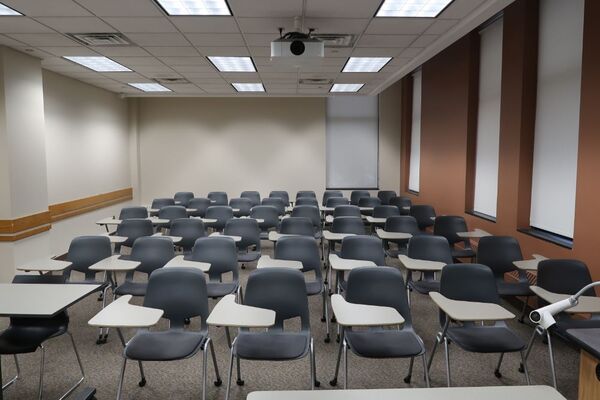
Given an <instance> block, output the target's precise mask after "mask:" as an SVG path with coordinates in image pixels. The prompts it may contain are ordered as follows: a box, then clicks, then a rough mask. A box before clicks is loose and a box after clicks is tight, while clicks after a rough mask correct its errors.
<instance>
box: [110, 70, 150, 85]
mask: <svg viewBox="0 0 600 400" xmlns="http://www.w3.org/2000/svg"><path fill="white" fill-rule="evenodd" d="M103 75H104V76H106V77H109V78H111V79H114V80H116V81H119V82H123V83H133V82H137V81H138V80H140V79H145V78H144V77H143V76H142V75H140V74H137V73H135V72H105V73H103Z"/></svg>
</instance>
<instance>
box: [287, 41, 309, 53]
mask: <svg viewBox="0 0 600 400" xmlns="http://www.w3.org/2000/svg"><path fill="white" fill-rule="evenodd" d="M304 50H305V47H304V43H302V42H301V41H300V40H294V41H293V42H292V44H291V45H290V51H291V52H292V54H293V55H295V56H299V55H301V54H303V53H304Z"/></svg>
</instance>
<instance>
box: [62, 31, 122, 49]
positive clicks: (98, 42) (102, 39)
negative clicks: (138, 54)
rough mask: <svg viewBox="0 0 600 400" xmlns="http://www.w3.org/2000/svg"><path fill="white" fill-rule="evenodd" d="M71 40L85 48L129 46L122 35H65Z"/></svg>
mask: <svg viewBox="0 0 600 400" xmlns="http://www.w3.org/2000/svg"><path fill="white" fill-rule="evenodd" d="M67 36H69V37H70V38H72V39H75V40H76V41H78V42H79V43H81V44H83V45H86V46H131V45H132V43H131V42H130V41H129V39H127V37H126V36H125V35H123V34H122V33H67Z"/></svg>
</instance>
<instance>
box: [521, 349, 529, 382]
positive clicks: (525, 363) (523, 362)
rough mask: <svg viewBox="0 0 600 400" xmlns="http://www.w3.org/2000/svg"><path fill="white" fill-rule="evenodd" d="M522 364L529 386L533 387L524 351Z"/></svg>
mask: <svg viewBox="0 0 600 400" xmlns="http://www.w3.org/2000/svg"><path fill="white" fill-rule="evenodd" d="M520 353H521V363H522V365H523V371H524V372H525V380H526V381H527V385H531V380H530V379H529V371H528V370H527V361H526V360H525V354H524V352H523V350H521V352H520Z"/></svg>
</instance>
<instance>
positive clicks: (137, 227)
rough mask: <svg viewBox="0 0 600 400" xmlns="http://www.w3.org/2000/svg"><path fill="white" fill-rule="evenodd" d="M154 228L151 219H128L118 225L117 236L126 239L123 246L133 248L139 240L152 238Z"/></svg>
mask: <svg viewBox="0 0 600 400" xmlns="http://www.w3.org/2000/svg"><path fill="white" fill-rule="evenodd" d="M153 234H154V227H153V226H152V222H151V221H150V220H149V219H126V220H124V221H122V222H121V223H120V224H119V225H117V231H116V235H117V236H123V237H126V238H127V240H126V241H125V242H123V243H121V245H123V246H127V247H131V246H133V242H135V240H136V239H137V238H140V237H144V236H152V235H153Z"/></svg>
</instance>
